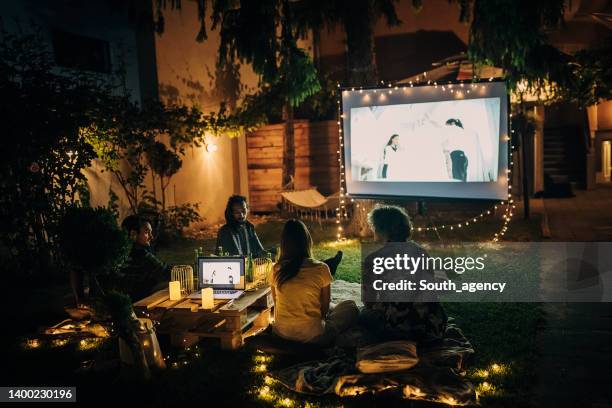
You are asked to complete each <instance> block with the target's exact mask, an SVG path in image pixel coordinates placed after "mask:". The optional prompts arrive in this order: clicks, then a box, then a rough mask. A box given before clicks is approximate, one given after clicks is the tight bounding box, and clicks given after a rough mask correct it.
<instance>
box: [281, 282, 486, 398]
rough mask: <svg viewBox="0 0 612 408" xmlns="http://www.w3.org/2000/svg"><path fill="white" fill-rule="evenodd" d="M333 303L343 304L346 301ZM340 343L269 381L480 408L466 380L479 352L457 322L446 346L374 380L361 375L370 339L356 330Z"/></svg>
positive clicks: (312, 390)
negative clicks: (359, 360)
mask: <svg viewBox="0 0 612 408" xmlns="http://www.w3.org/2000/svg"><path fill="white" fill-rule="evenodd" d="M334 284H336V282H334ZM349 285H350V284H349ZM353 285H358V284H353ZM334 286H335V285H332V296H333V293H334ZM345 286H347V285H345ZM343 289H344V291H345V293H344V294H346V293H349V292H352V291H351V289H352V288H348V287H346V288H345V287H343ZM334 297H336V298H337V299H338V300H343V299H340V298H346V296H340V297H337V296H334ZM348 297H349V298H351V296H348ZM352 300H355V299H352ZM341 337H342V339H340V340H339V342H337V344H340V345H341V346H342V348H340V347H337V348H335V349H334V351H333V353H332V355H331V357H329V358H327V359H325V360H317V361H309V362H305V363H300V364H297V365H294V366H291V367H288V368H284V369H280V370H276V371H273V372H271V373H270V376H271V377H273V378H274V379H276V380H277V381H279V382H280V383H281V384H283V385H284V386H285V387H287V388H288V389H291V390H293V391H295V392H299V393H304V394H311V395H324V394H336V395H338V396H341V397H345V396H355V395H359V394H363V393H382V392H385V393H389V392H393V393H397V394H399V395H401V396H402V397H403V398H407V399H413V400H424V401H431V402H437V403H444V404H449V405H472V404H475V403H476V392H475V390H474V386H473V385H472V384H471V383H470V382H469V381H468V380H467V379H465V368H466V363H467V360H468V358H469V357H470V356H471V355H472V354H473V353H474V349H473V348H472V345H471V344H470V342H469V341H468V340H467V338H466V337H465V336H464V335H463V333H462V332H461V330H460V329H459V328H458V327H457V325H456V324H454V323H453V322H452V319H449V323H448V325H447V327H446V331H445V335H444V338H443V340H441V341H438V342H436V343H432V344H429V345H427V346H419V347H417V349H416V356H415V357H417V358H416V360H417V361H418V362H417V363H416V365H414V366H412V367H411V368H408V369H405V370H402V371H395V372H385V373H372V374H365V373H363V372H360V371H359V370H358V368H357V367H358V366H359V365H358V364H356V363H357V361H356V360H357V355H358V354H359V351H358V350H359V349H360V348H361V350H363V348H362V347H363V346H366V345H371V344H372V343H371V342H370V341H369V339H368V333H365V332H363V329H360V328H355V329H352V330H350V331H349V332H347V333H344V334H343V335H342V336H341ZM386 364H388V362H386Z"/></svg>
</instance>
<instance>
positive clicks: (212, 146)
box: [206, 143, 219, 153]
mask: <svg viewBox="0 0 612 408" xmlns="http://www.w3.org/2000/svg"><path fill="white" fill-rule="evenodd" d="M217 150H219V146H217V145H216V144H215V143H206V151H207V152H208V153H214V152H216V151H217Z"/></svg>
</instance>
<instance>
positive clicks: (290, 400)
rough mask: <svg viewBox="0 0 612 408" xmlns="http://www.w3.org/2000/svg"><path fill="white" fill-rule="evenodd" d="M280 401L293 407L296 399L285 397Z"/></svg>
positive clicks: (282, 404) (285, 405) (286, 405)
mask: <svg viewBox="0 0 612 408" xmlns="http://www.w3.org/2000/svg"><path fill="white" fill-rule="evenodd" d="M279 402H280V405H281V406H283V407H292V406H293V405H294V401H293V400H292V399H291V398H283V399H282V400H280V401H279Z"/></svg>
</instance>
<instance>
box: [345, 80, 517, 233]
mask: <svg viewBox="0 0 612 408" xmlns="http://www.w3.org/2000/svg"><path fill="white" fill-rule="evenodd" d="M426 76H427V73H423V83H425V79H426ZM493 79H494V78H493V77H490V78H488V82H492V81H493ZM476 81H477V78H476V77H474V82H472V83H471V84H469V86H470V87H471V88H472V89H474V88H478V84H477V83H476ZM380 83H381V85H382V86H385V85H387V88H393V89H396V90H398V89H399V88H400V86H398V85H397V84H395V85H394V84H393V83H391V82H388V83H386V84H385V81H383V80H381V81H380ZM419 83H420V76H419V77H417V78H416V82H413V81H412V80H410V81H408V84H407V85H402V86H401V88H403V89H404V90H405V91H407V90H408V88H413V87H414V85H415V84H416V85H419ZM426 84H427V85H431V84H433V86H434V88H436V89H437V88H438V83H437V82H436V81H433V82H432V81H431V80H427V81H426ZM453 85H454V84H453V83H452V82H451V81H449V82H448V83H447V84H446V85H441V89H442V91H443V92H446V91H449V92H450V93H451V94H454V96H455V97H456V98H457V97H462V96H463V95H462V93H461V92H454V90H453ZM457 85H458V86H459V87H461V88H465V86H466V84H465V83H464V82H463V81H461V82H459V83H458V84H457ZM337 87H338V88H341V85H340V83H337ZM481 89H484V85H482V84H481ZM351 91H356V89H355V88H354V87H352V88H351ZM358 91H359V93H363V87H359V89H358ZM371 91H372V92H374V93H376V92H377V89H376V88H374V89H371ZM342 92H343V91H342V89H340V90H339V93H338V96H339V99H338V101H337V105H338V118H339V120H338V121H337V124H338V144H339V146H340V149H338V150H337V151H336V153H337V154H338V163H339V168H340V177H339V184H340V198H341V199H340V200H339V206H338V207H336V224H337V225H338V228H337V233H336V238H337V239H336V240H337V241H344V240H346V237H345V236H344V232H343V231H344V229H343V227H342V220H343V219H348V210H347V207H346V203H345V200H343V199H342V198H343V197H344V196H345V194H344V191H345V185H346V179H345V172H344V171H343V169H344V156H343V149H342V148H343V147H344V141H343V136H342V123H341V121H340V119H344V115H343V113H342V104H341V97H342ZM344 92H346V91H344ZM388 93H392V91H391V89H389V90H388ZM466 93H470V90H469V89H467V90H466ZM367 96H368V95H367V94H366V96H365V97H367ZM510 117H512V114H510ZM513 132H514V130H512V129H511V133H513ZM505 139H506V140H507V141H508V145H509V146H510V152H512V151H513V150H514V145H512V144H511V140H510V138H509V137H506V138H505ZM513 165H514V161H513V160H512V154H511V153H510V161H509V168H508V169H507V174H508V200H507V201H506V202H504V201H501V202H500V203H499V205H502V206H504V205H505V209H504V213H503V214H502V218H503V220H504V221H503V224H502V227H501V229H500V230H499V232H498V233H495V234H494V236H493V238H492V241H493V242H497V241H499V239H500V237H501V236H503V235H504V233H505V232H506V231H507V230H508V224H509V223H510V219H511V218H512V216H513V215H514V213H513V212H512V210H511V209H514V208H515V206H512V203H513V202H514V200H512V199H511V197H512V194H511V190H512V180H511V178H510V175H511V173H512V166H513ZM346 195H348V194H346ZM351 202H355V201H354V200H353V199H351ZM356 208H361V210H362V211H363V212H365V211H366V208H365V206H360V205H359V204H356ZM497 209H498V205H494V206H493V207H492V208H490V209H487V210H484V211H482V212H481V213H480V214H478V215H476V216H474V215H472V216H470V217H466V219H465V220H463V221H461V222H459V223H454V224H442V225H437V226H431V227H424V226H417V227H415V229H416V231H418V232H424V231H425V232H429V231H438V230H440V229H450V230H454V228H455V226H456V227H457V228H463V226H469V225H470V223H471V224H475V223H477V222H479V221H481V220H483V219H484V218H485V216H488V215H493V216H495V214H496V210H497Z"/></svg>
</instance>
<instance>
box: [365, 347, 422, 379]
mask: <svg viewBox="0 0 612 408" xmlns="http://www.w3.org/2000/svg"><path fill="white" fill-rule="evenodd" d="M418 362H419V358H418V357H417V351H416V343H415V342H413V341H407V340H398V341H389V342H386V343H378V344H374V345H371V346H367V347H363V348H360V349H358V350H357V362H356V363H355V366H356V367H357V369H358V370H359V371H360V372H362V373H364V374H375V373H389V372H394V371H402V370H407V369H409V368H411V367H413V366H414V365H416V364H417V363H418Z"/></svg>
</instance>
